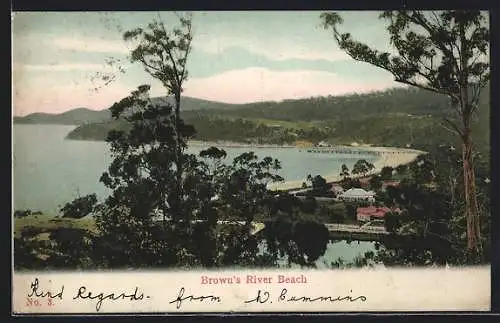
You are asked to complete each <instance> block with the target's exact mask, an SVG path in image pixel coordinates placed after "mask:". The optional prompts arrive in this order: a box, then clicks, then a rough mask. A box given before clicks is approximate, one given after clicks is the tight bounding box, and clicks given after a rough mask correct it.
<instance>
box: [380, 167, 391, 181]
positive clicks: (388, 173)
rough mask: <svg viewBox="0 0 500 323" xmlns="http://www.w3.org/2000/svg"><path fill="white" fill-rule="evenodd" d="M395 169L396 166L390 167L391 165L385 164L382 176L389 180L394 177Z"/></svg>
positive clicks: (381, 172)
mask: <svg viewBox="0 0 500 323" xmlns="http://www.w3.org/2000/svg"><path fill="white" fill-rule="evenodd" d="M393 170H394V168H392V167H390V166H384V167H382V169H381V170H380V177H381V179H382V180H384V181H385V180H389V179H391V178H392V171H393Z"/></svg>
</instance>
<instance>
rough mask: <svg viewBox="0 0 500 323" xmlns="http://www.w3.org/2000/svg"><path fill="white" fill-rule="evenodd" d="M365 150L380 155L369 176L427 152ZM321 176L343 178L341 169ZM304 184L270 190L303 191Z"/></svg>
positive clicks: (279, 184)
mask: <svg viewBox="0 0 500 323" xmlns="http://www.w3.org/2000/svg"><path fill="white" fill-rule="evenodd" d="M352 148H356V147H352ZM363 150H369V151H372V152H376V153H378V155H379V157H378V159H377V160H376V161H375V162H374V163H373V165H374V166H375V168H374V169H373V170H372V171H371V172H370V173H368V176H370V175H375V174H378V173H380V172H381V171H382V168H384V167H386V166H389V167H392V168H396V167H397V166H399V165H406V164H409V163H411V162H413V161H414V160H415V159H416V158H417V157H418V156H420V155H423V154H426V152H424V151H420V150H415V149H406V148H395V147H369V148H368V147H367V148H363ZM321 176H322V177H323V178H325V179H326V181H327V183H337V182H340V181H341V180H342V177H341V176H340V169H339V170H337V171H336V172H335V173H330V174H327V175H321ZM359 177H363V176H361V175H358V176H351V178H359ZM304 182H306V179H305V178H304V180H294V181H285V182H277V183H269V184H268V188H269V189H270V190H272V191H288V190H293V189H301V188H302V183H304ZM307 188H310V186H309V185H308V186H307Z"/></svg>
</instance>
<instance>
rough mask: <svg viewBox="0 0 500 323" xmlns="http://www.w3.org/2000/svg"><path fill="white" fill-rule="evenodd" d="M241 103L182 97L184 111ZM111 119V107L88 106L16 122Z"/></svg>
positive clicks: (77, 122) (71, 122)
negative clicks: (93, 107)
mask: <svg viewBox="0 0 500 323" xmlns="http://www.w3.org/2000/svg"><path fill="white" fill-rule="evenodd" d="M161 101H170V103H173V102H172V101H173V100H172V99H171V98H168V99H167V98H166V97H156V98H153V102H155V103H157V102H161ZM237 107H239V105H235V104H228V103H221V102H214V101H206V100H201V99H195V98H190V97H183V98H182V110H183V111H193V110H206V111H210V110H227V109H235V108H237ZM110 119H111V113H110V111H109V109H104V110H91V109H87V108H77V109H72V110H69V111H66V112H63V113H59V114H51V113H32V114H29V115H27V116H23V117H14V123H18V124H61V125H82V124H87V123H101V122H106V121H109V120H110Z"/></svg>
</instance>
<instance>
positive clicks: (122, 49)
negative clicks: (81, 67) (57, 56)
mask: <svg viewBox="0 0 500 323" xmlns="http://www.w3.org/2000/svg"><path fill="white" fill-rule="evenodd" d="M52 43H53V44H54V45H55V46H56V47H58V48H60V49H64V50H71V51H80V52H94V53H120V54H127V53H129V52H130V49H129V48H128V47H127V45H126V44H125V42H123V41H113V40H105V39H99V38H90V37H86V38H82V37H78V38H76V37H56V38H53V39H52Z"/></svg>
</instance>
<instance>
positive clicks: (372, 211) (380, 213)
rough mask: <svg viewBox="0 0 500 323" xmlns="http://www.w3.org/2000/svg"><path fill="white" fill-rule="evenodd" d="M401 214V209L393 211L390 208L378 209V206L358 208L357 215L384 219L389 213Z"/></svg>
mask: <svg viewBox="0 0 500 323" xmlns="http://www.w3.org/2000/svg"><path fill="white" fill-rule="evenodd" d="M392 211H393V212H400V211H401V210H400V209H399V208H397V209H394V210H391V209H390V208H388V207H385V206H384V207H377V206H368V207H358V208H357V209H356V213H357V214H360V215H364V216H371V217H375V218H382V217H384V216H385V215H386V214H387V213H388V212H392Z"/></svg>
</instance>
